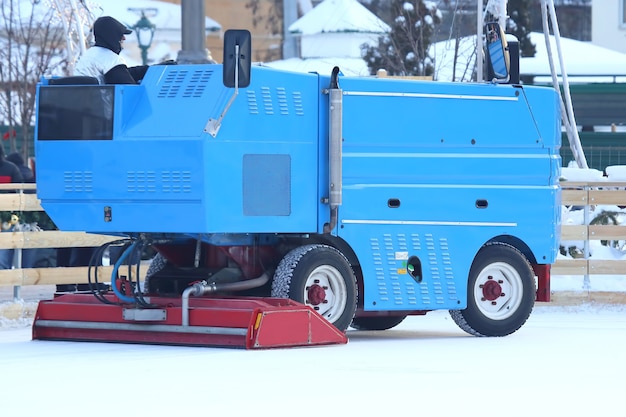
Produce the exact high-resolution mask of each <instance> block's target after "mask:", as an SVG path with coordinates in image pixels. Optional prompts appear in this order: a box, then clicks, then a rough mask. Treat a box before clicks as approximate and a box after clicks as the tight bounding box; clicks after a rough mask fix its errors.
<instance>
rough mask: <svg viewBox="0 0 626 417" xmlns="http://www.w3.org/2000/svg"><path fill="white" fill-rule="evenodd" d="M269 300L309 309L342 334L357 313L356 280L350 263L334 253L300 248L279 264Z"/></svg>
mask: <svg viewBox="0 0 626 417" xmlns="http://www.w3.org/2000/svg"><path fill="white" fill-rule="evenodd" d="M272 297H281V298H290V299H292V300H294V301H297V302H300V303H302V304H306V305H309V306H311V307H312V308H313V309H314V310H315V311H317V312H318V313H319V314H320V315H321V316H322V317H324V318H325V319H326V320H328V321H329V322H330V323H332V324H333V325H334V326H335V327H336V328H337V329H339V330H341V331H343V332H345V331H346V329H347V328H348V326H349V325H350V322H352V318H353V317H354V313H355V312H356V304H357V286H356V278H355V276H354V272H353V271H352V267H351V266H350V263H349V262H348V260H347V259H346V257H345V256H344V255H343V254H342V253H341V252H339V251H338V250H337V249H335V248H333V247H331V246H327V245H306V246H300V247H298V248H296V249H293V250H292V251H291V252H289V253H288V254H287V255H285V257H284V258H283V259H282V260H281V261H280V263H279V264H278V267H277V268H276V271H275V272H274V279H273V281H272Z"/></svg>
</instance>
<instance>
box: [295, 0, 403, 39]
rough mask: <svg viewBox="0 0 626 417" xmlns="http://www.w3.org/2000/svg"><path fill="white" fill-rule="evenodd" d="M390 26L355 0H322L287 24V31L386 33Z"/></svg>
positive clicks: (310, 33) (304, 33)
mask: <svg viewBox="0 0 626 417" xmlns="http://www.w3.org/2000/svg"><path fill="white" fill-rule="evenodd" d="M390 30H391V28H390V27H389V25H387V24H386V23H385V22H383V21H382V20H380V19H379V18H378V17H377V16H376V15H375V14H373V13H372V12H370V11H369V10H367V8H366V7H365V6H363V5H362V4H361V3H359V2H358V1H357V0H324V1H323V2H321V3H320V4H318V5H317V6H315V7H314V8H313V9H312V10H311V11H309V12H308V13H306V14H305V15H304V16H302V17H301V18H300V19H298V20H296V21H295V22H294V23H292V24H291V25H290V26H289V32H291V33H298V34H302V35H315V34H317V33H324V32H363V33H386V32H389V31H390Z"/></svg>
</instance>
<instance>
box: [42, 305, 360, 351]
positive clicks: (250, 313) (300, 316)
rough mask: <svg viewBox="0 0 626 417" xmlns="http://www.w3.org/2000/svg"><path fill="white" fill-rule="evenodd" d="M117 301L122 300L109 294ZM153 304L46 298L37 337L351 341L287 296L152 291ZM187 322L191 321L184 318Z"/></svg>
mask: <svg viewBox="0 0 626 417" xmlns="http://www.w3.org/2000/svg"><path fill="white" fill-rule="evenodd" d="M106 297H107V299H108V300H109V301H111V302H112V303H114V302H116V301H119V300H118V299H117V298H116V297H115V296H113V295H107V296H106ZM149 301H150V303H151V305H153V306H157V307H154V308H138V307H136V306H134V305H131V304H129V305H126V306H125V305H119V304H105V303H102V302H100V301H98V300H97V299H96V298H95V297H94V296H93V295H91V294H66V295H62V296H59V297H56V298H55V299H53V300H49V301H41V302H40V303H39V307H38V308H37V314H36V316H35V321H34V323H33V339H52V340H75V341H100V342H129V343H153V344H168V345H186V346H222V347H240V348H246V349H267V348H276V347H292V346H310V345H329V344H341V343H346V342H347V341H348V340H347V338H346V336H345V334H343V333H342V332H340V331H339V330H338V329H337V328H336V327H334V326H333V325H332V324H330V323H329V322H327V321H326V320H325V319H324V318H322V317H321V316H320V315H319V314H317V313H316V312H315V311H313V310H312V309H311V308H309V307H307V306H305V305H303V304H300V303H297V302H295V301H292V300H289V299H284V298H205V297H194V298H191V299H189V303H188V307H185V308H183V303H182V301H181V299H177V298H164V297H150V299H149ZM185 322H187V323H188V324H185Z"/></svg>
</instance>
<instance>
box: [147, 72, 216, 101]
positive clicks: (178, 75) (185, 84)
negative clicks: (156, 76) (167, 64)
mask: <svg viewBox="0 0 626 417" xmlns="http://www.w3.org/2000/svg"><path fill="white" fill-rule="evenodd" d="M212 74H213V71H212V70H205V69H197V70H170V71H169V72H168V73H167V75H166V76H165V78H164V79H163V82H162V83H161V88H160V89H159V93H158V94H157V97H158V98H164V99H165V98H200V97H202V95H203V94H204V92H205V90H206V86H207V84H208V82H209V80H210V79H211V75H212Z"/></svg>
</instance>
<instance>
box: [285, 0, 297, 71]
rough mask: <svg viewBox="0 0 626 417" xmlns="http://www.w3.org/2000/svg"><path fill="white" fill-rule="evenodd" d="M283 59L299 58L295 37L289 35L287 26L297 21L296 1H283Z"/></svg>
mask: <svg viewBox="0 0 626 417" xmlns="http://www.w3.org/2000/svg"><path fill="white" fill-rule="evenodd" d="M283 16H284V18H283V38H284V41H283V59H288V58H299V57H300V54H299V53H298V45H297V43H296V37H295V36H294V35H293V34H291V33H289V26H291V24H292V23H293V22H295V21H296V20H298V7H297V2H296V1H289V0H285V1H283Z"/></svg>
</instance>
